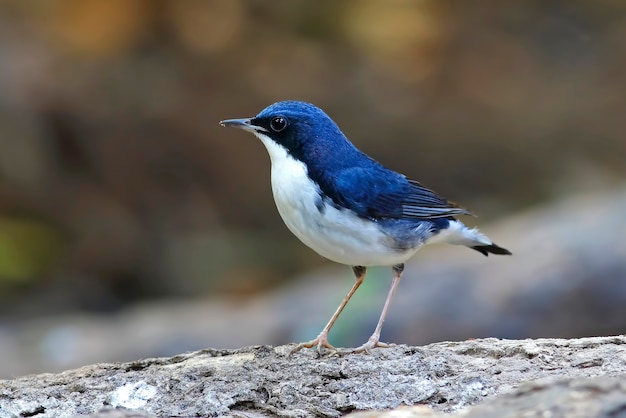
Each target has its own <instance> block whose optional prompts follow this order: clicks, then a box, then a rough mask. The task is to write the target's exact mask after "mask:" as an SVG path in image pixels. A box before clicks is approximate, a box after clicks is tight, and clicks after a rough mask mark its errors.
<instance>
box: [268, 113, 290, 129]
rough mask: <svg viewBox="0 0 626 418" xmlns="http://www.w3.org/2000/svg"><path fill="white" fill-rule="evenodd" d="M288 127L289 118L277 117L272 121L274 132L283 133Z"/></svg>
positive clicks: (271, 125)
mask: <svg viewBox="0 0 626 418" xmlns="http://www.w3.org/2000/svg"><path fill="white" fill-rule="evenodd" d="M287 125H289V122H288V121H287V118H284V117H282V116H275V117H273V118H272V120H271V121H270V128H271V129H272V131H274V132H280V131H283V130H284V129H285V128H286V127H287Z"/></svg>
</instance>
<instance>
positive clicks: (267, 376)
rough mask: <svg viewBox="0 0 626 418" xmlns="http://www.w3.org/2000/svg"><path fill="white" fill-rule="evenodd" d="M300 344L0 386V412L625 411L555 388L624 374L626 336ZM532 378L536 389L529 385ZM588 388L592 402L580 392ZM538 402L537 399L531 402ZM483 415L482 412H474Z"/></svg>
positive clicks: (601, 395)
mask: <svg viewBox="0 0 626 418" xmlns="http://www.w3.org/2000/svg"><path fill="white" fill-rule="evenodd" d="M290 347H291V346H280V347H276V348H272V347H267V346H257V347H249V348H243V349H238V350H202V351H198V352H194V353H190V354H184V355H179V356H175V357H171V358H158V359H147V360H141V361H136V362H131V363H118V364H98V365H94V366H86V367H82V368H80V369H76V370H71V371H67V372H63V373H60V374H43V375H32V376H25V377H21V378H18V379H14V380H5V381H0V416H2V417H3V418H4V417H26V416H29V417H38V418H44V417H71V416H73V415H78V414H82V415H85V414H95V413H97V415H96V416H98V417H102V418H119V417H131V416H134V417H147V416H150V415H149V414H154V415H156V416H217V415H237V416H275V415H281V416H293V417H306V416H329V417H335V416H339V415H342V414H345V413H346V412H350V411H355V410H384V409H390V408H397V407H400V406H402V405H422V409H421V410H419V411H424V409H423V408H424V406H428V407H431V408H432V409H433V410H435V411H437V412H445V413H447V412H454V411H461V410H463V408H465V407H468V406H470V405H475V404H478V403H480V402H482V401H483V400H485V399H490V398H494V397H497V396H498V395H501V394H507V395H505V396H502V397H500V398H499V399H496V400H494V401H492V403H486V404H485V405H484V406H481V408H489V407H490V405H492V409H491V410H489V409H484V411H486V412H484V413H483V412H475V411H480V410H478V409H475V410H474V409H468V410H465V411H464V413H466V414H469V415H468V416H471V417H474V416H490V415H488V413H491V412H489V411H493V410H497V409H501V408H508V409H510V410H511V414H512V415H497V416H517V415H515V414H516V413H517V412H519V411H524V410H525V408H530V407H533V406H534V407H540V406H542V405H546V407H547V408H550V405H558V403H554V402H557V400H558V399H569V397H571V398H572V399H574V398H575V399H576V402H575V403H570V404H569V406H567V407H563V408H561V409H559V410H558V412H559V413H561V412H563V413H565V412H568V411H574V410H578V409H577V408H579V407H580V410H581V411H582V410H592V409H582V408H583V406H585V407H587V408H592V407H591V406H590V405H592V404H593V405H595V406H594V408H596V409H595V410H596V411H601V410H602V411H608V409H606V408H609V409H611V408H613V409H612V410H613V411H617V412H615V413H614V414H613V415H612V416H614V417H619V416H620V415H619V414H620V413H623V410H620V409H619V408H621V407H623V405H624V398H625V396H624V394H623V389H624V384H623V381H622V383H620V381H619V380H611V379H608V378H607V379H604V380H603V379H596V380H591V381H589V380H574V381H572V383H553V382H558V381H560V380H563V379H565V378H568V379H581V378H591V377H596V376H604V377H611V376H616V377H619V376H621V377H622V379H623V377H624V376H626V337H625V336H618V337H598V338H583V339H576V340H561V339H540V340H522V341H512V340H497V339H484V340H470V341H463V342H444V343H437V344H431V345H428V346H424V347H408V346H394V347H391V348H388V349H376V350H372V352H371V353H370V354H353V355H346V356H336V357H321V358H318V357H317V355H316V354H315V353H314V352H312V351H303V352H298V353H296V354H294V355H292V356H288V355H287V354H288V353H289V350H290ZM538 379H540V380H539V381H537V380H538ZM525 382H531V383H530V384H526V385H522V384H524V383H525ZM586 382H591V383H589V385H587V383H586ZM520 386H521V388H519V387H520ZM516 388H519V389H517V391H516V392H513V391H514V389H516ZM598 388H600V389H598ZM620 391H621V392H620ZM581 393H585V394H586V395H585V396H579V395H577V394H581ZM529 396H532V397H534V398H533V399H534V400H533V399H527V398H528V397H529ZM577 396H578V397H577ZM519 399H523V402H522V401H519ZM497 402H499V403H497ZM551 402H552V403H551ZM583 404H584V405H583ZM587 404H589V405H587ZM603 405H604V406H603ZM103 408H108V409H105V410H102V409H103ZM111 408H117V409H111ZM121 408H127V409H130V410H131V411H127V410H124V409H121ZM555 408H556V406H555ZM568 408H569V409H568ZM602 408H605V409H602ZM100 410H102V411H101V412H98V411H100ZM403 411H404V412H407V411H408V410H403ZM411 411H414V410H411ZM620 411H622V412H620ZM407 413H408V412H407ZM427 413H429V414H430V413H431V412H430V411H428V412H427ZM474 413H475V414H478V415H471V414H474ZM481 413H483V415H480V414H481ZM568 413H569V412H568ZM133 414H134V415H133ZM607 414H608V412H607ZM418 416H419V415H418ZM422 416H428V415H422ZM492 416H496V415H492ZM555 416H570V415H555ZM571 416H581V415H571ZM606 416H607V417H608V416H611V415H606Z"/></svg>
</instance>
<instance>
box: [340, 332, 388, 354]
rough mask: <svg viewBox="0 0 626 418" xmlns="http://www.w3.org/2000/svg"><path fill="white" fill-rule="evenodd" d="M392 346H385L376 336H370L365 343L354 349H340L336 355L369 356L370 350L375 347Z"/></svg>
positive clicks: (386, 345)
mask: <svg viewBox="0 0 626 418" xmlns="http://www.w3.org/2000/svg"><path fill="white" fill-rule="evenodd" d="M392 345H394V344H387V343H383V342H380V341H379V337H378V336H376V335H372V336H371V337H370V338H369V340H367V342H366V343H365V344H363V345H361V346H359V347H356V348H346V349H341V350H339V351H338V352H337V353H338V354H356V353H367V354H370V350H371V349H372V348H376V347H382V348H386V347H390V346H392Z"/></svg>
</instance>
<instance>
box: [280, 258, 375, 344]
mask: <svg viewBox="0 0 626 418" xmlns="http://www.w3.org/2000/svg"><path fill="white" fill-rule="evenodd" d="M352 271H353V272H354V275H355V276H356V282H354V285H352V289H350V291H349V292H348V294H347V295H346V297H345V298H343V300H342V301H341V304H340V305H339V307H338V308H337V310H336V311H335V313H334V314H333V316H332V317H331V318H330V321H328V324H326V326H325V327H324V329H323V330H322V332H320V334H319V335H318V336H317V338H315V339H314V340H311V341H309V342H306V343H300V344H298V345H297V346H296V347H295V348H294V349H293V350H291V353H290V354H293V353H295V352H296V351H299V350H302V349H303V348H311V347H317V352H318V353H319V354H321V353H322V347H325V348H328V349H329V350H332V351H333V352H334V351H336V349H335V347H333V346H332V345H330V343H329V342H328V333H329V332H330V329H331V328H332V327H333V325H335V321H336V320H337V318H339V315H341V311H343V308H345V307H346V305H347V304H348V301H349V300H350V298H351V297H352V295H354V292H356V290H357V289H358V288H359V286H361V283H363V280H364V279H365V274H366V272H367V268H366V267H363V266H353V267H352ZM379 334H380V332H379Z"/></svg>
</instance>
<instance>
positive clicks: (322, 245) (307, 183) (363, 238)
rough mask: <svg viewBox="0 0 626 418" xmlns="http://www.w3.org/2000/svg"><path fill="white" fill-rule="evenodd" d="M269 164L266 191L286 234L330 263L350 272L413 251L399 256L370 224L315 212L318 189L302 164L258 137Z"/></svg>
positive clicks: (399, 259) (337, 212)
mask: <svg viewBox="0 0 626 418" xmlns="http://www.w3.org/2000/svg"><path fill="white" fill-rule="evenodd" d="M256 136H257V137H258V138H259V139H260V140H261V141H262V142H263V144H264V145H265V147H266V148H267V151H268V153H269V155H270V159H271V161H272V191H273V193H274V200H275V202H276V207H277V208H278V212H279V213H280V216H281V217H282V218H283V221H284V222H285V224H286V225H287V228H289V230H290V231H291V232H292V233H293V234H294V235H295V236H297V237H298V238H299V239H300V240H301V241H302V242H303V243H304V244H306V245H307V246H309V247H310V248H312V249H313V250H315V251H316V252H317V253H318V254H320V255H321V256H323V257H326V258H328V259H330V260H333V261H336V262H338V263H342V264H348V265H352V266H372V265H382V266H388V265H395V264H399V263H403V262H405V261H406V260H407V259H409V258H410V257H411V256H412V255H413V254H415V252H416V251H417V249H418V248H413V249H408V250H403V251H400V250H398V249H396V248H395V247H394V245H393V241H392V240H391V238H390V237H389V236H387V235H386V234H384V233H383V232H382V231H381V230H380V229H379V228H378V226H377V224H376V223H374V222H371V221H367V220H364V219H362V218H359V217H358V216H356V215H355V214H354V213H353V212H351V211H349V210H345V209H337V208H335V207H334V206H332V205H326V207H325V210H322V211H320V210H319V209H318V206H319V205H320V203H321V202H320V193H319V192H320V191H319V187H318V186H317V185H316V184H315V183H314V182H312V181H311V180H310V179H309V177H308V175H307V168H306V166H305V164H304V163H302V162H301V161H297V160H296V159H294V158H293V157H291V156H290V155H289V154H288V153H287V151H286V150H285V149H284V148H283V147H282V146H280V145H278V144H277V143H276V142H274V141H273V140H272V139H270V138H268V137H266V136H265V135H263V134H258V133H257V134H256Z"/></svg>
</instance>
